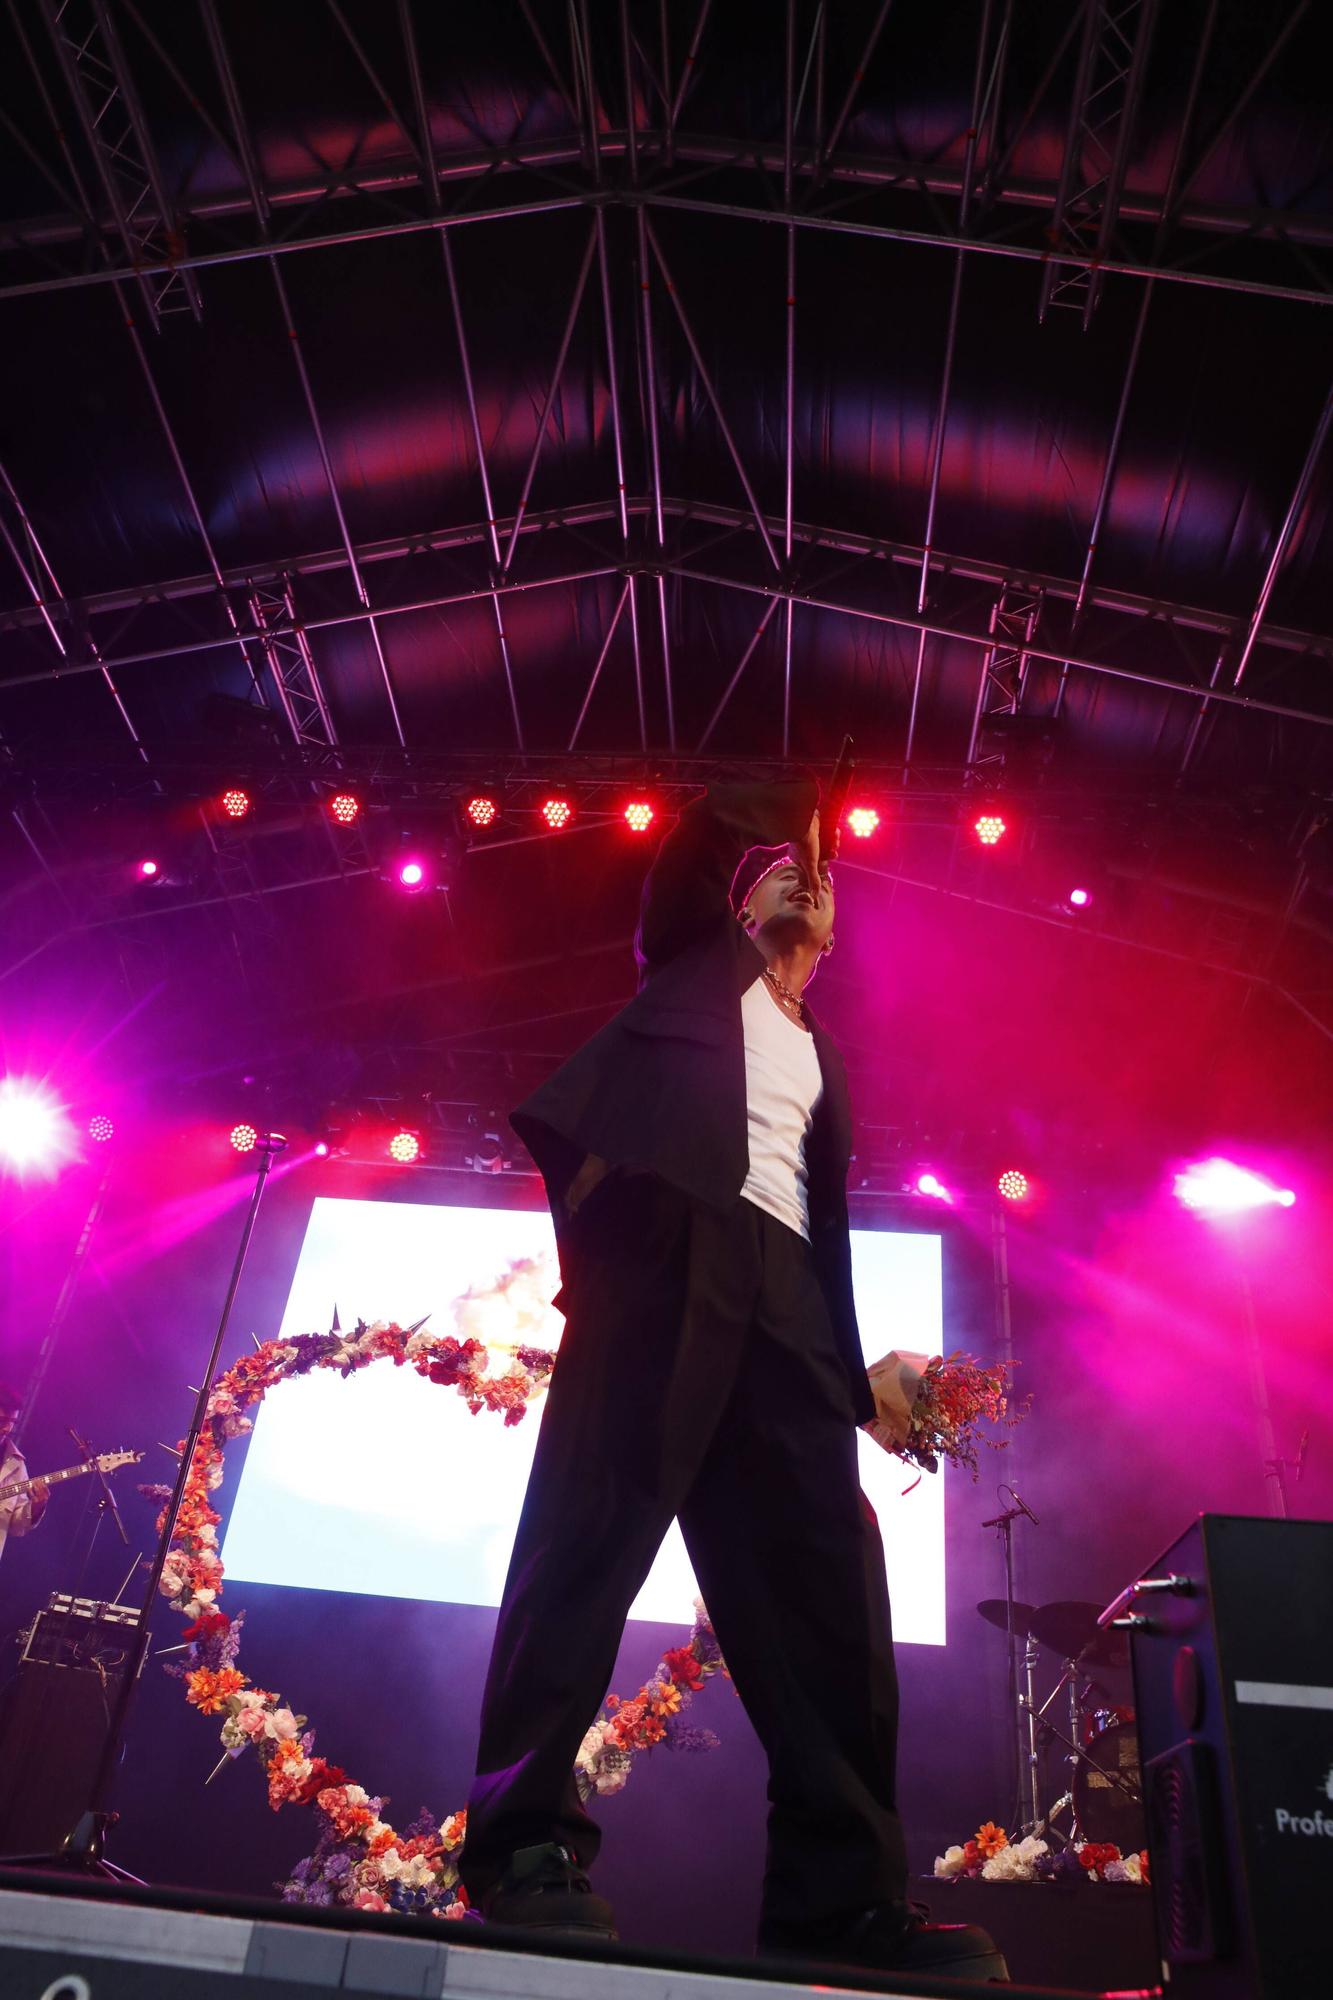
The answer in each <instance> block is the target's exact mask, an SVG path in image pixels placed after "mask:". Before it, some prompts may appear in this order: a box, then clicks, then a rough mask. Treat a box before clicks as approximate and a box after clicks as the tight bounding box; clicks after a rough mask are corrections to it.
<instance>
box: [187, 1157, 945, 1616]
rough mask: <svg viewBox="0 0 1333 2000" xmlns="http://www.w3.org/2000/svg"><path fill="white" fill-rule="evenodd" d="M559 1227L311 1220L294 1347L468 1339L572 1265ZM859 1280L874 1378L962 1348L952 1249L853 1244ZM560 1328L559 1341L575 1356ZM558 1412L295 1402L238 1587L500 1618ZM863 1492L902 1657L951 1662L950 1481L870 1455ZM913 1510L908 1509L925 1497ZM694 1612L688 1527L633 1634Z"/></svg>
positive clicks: (249, 1467)
mask: <svg viewBox="0 0 1333 2000" xmlns="http://www.w3.org/2000/svg"><path fill="white" fill-rule="evenodd" d="M553 1248H554V1245H553V1237H552V1231H551V1222H550V1218H549V1216H548V1215H547V1214H546V1213H545V1212H544V1211H543V1212H541V1213H534V1212H531V1211H525V1210H514V1209H484V1208H457V1207H443V1206H438V1207H437V1206H433V1205H426V1204H422V1203H406V1202H385V1201H360V1200H358V1201H344V1200H335V1199H331V1198H328V1197H324V1196H321V1197H319V1198H318V1199H317V1200H316V1201H315V1202H314V1203H313V1205H312V1208H311V1213H310V1221H309V1225H308V1227H307V1229H306V1234H305V1241H304V1243H303V1244H302V1246H301V1255H300V1258H299V1260H298V1262H297V1266H296V1273H295V1276H294V1278H293V1280H292V1289H291V1293H290V1296H289V1298H288V1300H287V1310H286V1312H285V1314H284V1315H283V1321H282V1326H281V1329H280V1332H281V1333H282V1334H283V1335H288V1336H289V1335H292V1334H297V1333H311V1332H315V1331H322V1330H323V1329H325V1328H327V1327H328V1325H329V1322H330V1319H331V1317H332V1313H333V1308H334V1305H335V1304H336V1305H337V1306H338V1309H339V1312H340V1314H341V1318H342V1322H343V1324H344V1325H348V1324H350V1323H351V1321H352V1320H354V1319H355V1318H357V1317H358V1315H363V1316H364V1317H365V1318H367V1319H386V1320H396V1321H397V1322H398V1323H399V1324H400V1325H402V1326H410V1325H412V1324H413V1323H414V1322H415V1321H416V1320H419V1319H420V1318H421V1317H422V1315H423V1314H424V1313H430V1314H431V1315H432V1319H431V1322H430V1323H431V1324H432V1325H433V1326H434V1327H436V1328H437V1329H438V1330H439V1331H440V1332H442V1333H443V1332H448V1331H451V1330H452V1315H451V1312H450V1304H451V1301H453V1300H454V1299H456V1298H458V1297H459V1295H460V1294H461V1293H463V1292H465V1291H467V1290H468V1288H469V1287H470V1286H473V1285H479V1284H480V1285H487V1284H490V1283H491V1282H492V1281H493V1280H494V1279H495V1278H496V1277H497V1276H498V1275H499V1274H500V1273H502V1272H503V1271H504V1270H505V1269H506V1267H507V1266H508V1265H509V1264H511V1263H512V1262H514V1261H515V1260H516V1259H518V1258H521V1257H532V1256H538V1255H540V1254H542V1253H543V1252H547V1253H552V1252H553ZM852 1270H853V1278H854V1282H855V1287H856V1305H857V1313H858V1316H859V1318H860V1322H861V1329H862V1336H863V1339H864V1342H865V1350H866V1359H867V1360H868V1361H875V1360H878V1358H879V1357H880V1355H882V1354H883V1353H885V1352H886V1350H887V1349H889V1348H891V1347H898V1348H907V1349H913V1350H916V1351H918V1352H924V1353H930V1354H937V1353H939V1352H940V1349H941V1347H942V1344H943V1330H944V1314H943V1288H942V1257H941V1239H940V1237H939V1236H938V1235H931V1234H920V1235H916V1234H912V1235H908V1234H898V1233H894V1232H890V1231H881V1230H853V1232H852ZM562 1325H563V1322H562V1320H561V1318H560V1315H559V1314H558V1313H556V1312H554V1311H552V1312H551V1313H550V1315H549V1322H548V1325H547V1326H546V1327H545V1328H544V1329H543V1331H542V1334H541V1336H540V1340H541V1344H542V1345H544V1346H551V1347H554V1346H557V1345H558V1344H559V1338H560V1332H561V1328H562ZM542 1408H543V1405H542V1404H540V1403H539V1404H538V1405H537V1406H536V1408H535V1409H534V1410H533V1411H532V1413H531V1414H530V1416H528V1417H526V1418H525V1419H524V1421H523V1422H522V1423H521V1424H516V1425H514V1426H513V1427H512V1428H508V1429H506V1428H505V1427H503V1426H502V1424H501V1423H500V1421H499V1419H498V1418H496V1417H493V1416H491V1415H489V1414H488V1413H487V1412H485V1411H483V1412H482V1413H481V1415H479V1416H476V1417H474V1416H472V1415H471V1414H470V1412H469V1411H468V1409H467V1406H466V1404H465V1403H464V1402H463V1401H462V1399H461V1397H459V1396H457V1395H455V1394H454V1393H453V1392H452V1391H450V1390H448V1389H441V1388H437V1387H436V1386H434V1385H433V1384H432V1383H429V1382H426V1381H424V1380H423V1379H422V1378H421V1377H420V1376H419V1375H417V1374H416V1373H415V1372H414V1371H413V1370H411V1369H410V1368H394V1367H392V1366H391V1365H389V1364H387V1363H380V1364H377V1365H376V1366H374V1367H371V1368H367V1369H365V1370H363V1371H361V1372H359V1373H358V1374H356V1375H353V1376H352V1377H351V1378H350V1379H348V1380H346V1381H344V1380H343V1378H342V1377H341V1376H340V1375H337V1374H335V1373H332V1372H329V1373H323V1372H315V1373H312V1374H310V1375H306V1376H303V1377H301V1378H300V1379H299V1380H297V1381H293V1382H285V1383H282V1384H281V1385H280V1386H279V1387H278V1388H277V1389H275V1390H274V1391H272V1393H271V1394H270V1395H269V1396H268V1397H267V1398H266V1400H265V1402H264V1403H263V1405H262V1406H261V1408H260V1411H259V1413H258V1416H257V1419H256V1423H255V1430H254V1435H253V1437H252V1438H251V1440H250V1445H249V1449H248V1451H247V1454H246V1460H245V1467H244V1470H243V1473H242V1476H241V1480H240V1485H239V1487H238V1489H237V1493H236V1500H235V1504H234V1506H233V1508H232V1512H231V1519H230V1521H229V1523H228V1525H227V1530H226V1539H225V1542H224V1545H223V1560H224V1563H225V1566H226V1570H227V1575H228V1577H229V1578H231V1579H233V1580H235V1581H238V1582H250V1583H268V1584H284V1585H288V1586H291V1587H292V1588H297V1589H305V1590H339V1591H356V1592H361V1593H364V1594H366V1595H371V1596H387V1597H410V1598H422V1599H427V1600H431V1601H434V1602H440V1603H448V1604H498V1603H499V1601H500V1591H501V1587H502V1585H503V1583H504V1575H505V1569H506V1567H507V1565H508V1561H509V1549H510V1544H511V1543H512V1541H513V1537H514V1530H515V1527H516V1526H517V1522H518V1514H519V1508H520V1506H521V1504H522V1500H523V1492H524V1488H525V1486H526V1484H527V1478H528V1470H529V1467H530V1466H531V1463H532V1454H533V1450H534V1448H535V1445H536V1440H537V1430H538V1424H539V1420H540V1412H541V1409H542ZM858 1443H859V1446H860V1457H861V1482H862V1485H863V1486H864V1488H865V1491H866V1494H867V1496H868V1497H869V1500H870V1503H871V1505H872V1506H873V1507H874V1509H875V1512H876V1514H877V1515H878V1516H879V1523H880V1529H881V1531H882V1533H883V1536H884V1549H885V1557H886V1561H887V1565H888V1574H889V1588H890V1592H891V1594H892V1599H893V1625H894V1637H895V1639H896V1640H898V1641H899V1642H900V1643H904V1642H905V1643H907V1644H917V1645H935V1646H942V1645H943V1644H944V1639H945V1624H944V1489H943V1477H944V1476H943V1474H942V1473H940V1474H936V1475H935V1476H933V1477H932V1476H930V1475H926V1476H925V1477H924V1478H922V1479H921V1480H920V1481H919V1483H917V1484H916V1485H913V1484H912V1482H913V1480H914V1479H915V1474H914V1473H913V1471H912V1470H911V1468H909V1467H907V1466H905V1465H903V1464H902V1463H901V1462H900V1461H899V1460H897V1459H895V1458H890V1457H889V1456H888V1455H887V1453H885V1452H883V1451H881V1450H880V1448H879V1446H878V1445H875V1444H872V1443H871V1442H870V1440H869V1439H868V1438H865V1437H862V1438H860V1439H859V1440H858ZM909 1487H910V1488H911V1490H910V1491H905V1490H904V1489H906V1488H909ZM694 1597H695V1585H694V1579H693V1576H692V1574H691V1572H690V1566H689V1560H688V1557H687V1556H686V1553H685V1545H684V1542H683V1541H682V1540H681V1536H680V1530H679V1528H677V1527H675V1526H674V1525H673V1526H672V1528H671V1531H670V1533H669V1535H668V1536H667V1539H666V1541H665V1542H664V1543H663V1545H662V1548H661V1550H660V1552H659V1554H658V1558H657V1561H656V1563H655V1564H654V1565H653V1568H652V1571H651V1573H650V1574H649V1576H648V1579H647V1581H646V1582H645V1584H644V1586H643V1589H642V1590H641V1591H640V1593H639V1596H638V1597H637V1599H636V1600H635V1602H634V1605H633V1607H632V1609H631V1612H630V1616H631V1617H632V1618H645V1619H652V1620H655V1621H657V1622H659V1623H663V1624H675V1625H682V1626H685V1625H688V1624H689V1623H690V1619H691V1615H692V1611H691V1607H692V1605H693V1601H694Z"/></svg>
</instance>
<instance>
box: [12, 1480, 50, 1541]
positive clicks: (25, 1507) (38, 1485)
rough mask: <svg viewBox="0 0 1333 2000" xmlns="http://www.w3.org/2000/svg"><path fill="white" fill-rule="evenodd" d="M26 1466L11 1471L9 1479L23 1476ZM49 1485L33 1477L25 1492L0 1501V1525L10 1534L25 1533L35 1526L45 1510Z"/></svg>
mask: <svg viewBox="0 0 1333 2000" xmlns="http://www.w3.org/2000/svg"><path fill="white" fill-rule="evenodd" d="M25 1472H26V1468H25V1469H24V1470H21V1471H18V1472H11V1473H10V1478H11V1479H22V1478H24V1477H25ZM50 1491H51V1489H50V1487H49V1486H48V1485H47V1483H46V1481H45V1480H44V1479H34V1480H33V1482H32V1485H31V1486H30V1487H29V1488H28V1490H27V1492H26V1493H15V1494H13V1495H12V1496H11V1498H10V1499H8V1500H5V1501H0V1526H3V1527H4V1528H5V1529H6V1531H7V1532H8V1533H9V1534H11V1535H26V1534H28V1533H30V1532H31V1530H32V1529H33V1528H35V1527H36V1526H37V1524H38V1522H39V1521H40V1520H41V1518H42V1515H43V1514H44V1513H45V1512H46V1502H47V1499H48V1498H49V1496H50Z"/></svg>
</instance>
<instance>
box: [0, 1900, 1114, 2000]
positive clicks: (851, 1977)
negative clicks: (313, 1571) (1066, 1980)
mask: <svg viewBox="0 0 1333 2000" xmlns="http://www.w3.org/2000/svg"><path fill="white" fill-rule="evenodd" d="M466 1929H467V1932H468V1935H467V1936H465V1937H459V1936H458V1935H456V1927H455V1926H454V1925H452V1924H443V1923H439V1922H434V1923H431V1924H429V1927H427V1924H426V1923H425V1922H424V1921H423V1920H421V1919H412V1918H408V1917H398V1916H386V1915H373V1914H370V1913H365V1912H357V1911H342V1910H339V1911H331V1910H311V1909H304V1908H293V1907H291V1906H290V1905H284V1904H280V1903H269V1902H258V1901H246V1900H245V1899H243V1898H238V1897H222V1896H213V1895H208V1894H203V1893H194V1892H189V1891H182V1890H171V1889H164V1890H157V1889H142V1888H132V1887H122V1886H120V1885H119V1884H113V1883H104V1882H102V1881H100V1880H95V1879H92V1878H90V1877H87V1876H80V1875H74V1876H66V1875H56V1874H46V1873H41V1874H39V1873H37V1872H34V1871H27V1870H17V1869H6V1868H3V1867H0V1991H3V1993H4V1994H5V1995H6V2000H42V1996H43V1995H45V1994H52V1995H55V1994H58V1995H59V2000H85V1996H87V2000H176V1996H180V2000H302V1995H303V1993H304V1994H311V1993H312V1992H319V1993H337V1994H346V1995H349V1996H350V1995H361V1994H365V1995H370V1994H411V1995H420V1996H432V1995H435V1996H444V1995H448V1996H452V2000H757V1993H758V1992H760V1991H761V1992H762V1994H763V1995H764V2000H806V1996H808V1995H811V1994H814V1993H820V1994H828V1993H837V1992H847V1993H886V1994H893V1995H897V1996H900V2000H912V1996H917V2000H944V1996H948V1995H966V1994H975V1993H977V1992H978V1990H979V1989H978V1988H977V1987H976V1986H973V1985H965V1984H963V1983H961V1982H959V1981H956V1980H943V1979H917V1980H910V1981H907V1980H903V1979H898V1978H890V1977H889V1976H887V1975H884V1976H876V1975H870V1974H867V1975H865V1976H861V1975H859V1974H856V1973H852V1972H847V1971H844V1970H842V1969H838V1970H837V1971H836V1972H835V1971H834V1970H833V1968H830V1967H824V1968H822V1969H821V1968H819V1967H815V1966H811V1967H809V1968H805V1967H792V1968H790V1969H789V1968H787V1967H776V1966H773V1965H771V1964H770V1965H765V1964H763V1963H761V1962H760V1961H758V1960H749V1959H709V1958H690V1957H688V1956H685V1955H683V1954H680V1953H670V1952H663V1953H655V1952H648V1951H643V1950H640V1949H636V1948H631V1947H628V1946H622V1945H612V1946H606V1947H604V1948H593V1949H586V1948H576V1947H574V1946H572V1945H568V1944H564V1945H561V1944H548V1945H545V1946H543V1947H541V1948H540V1949H538V1948H536V1947H535V1946H532V1945H529V1944H526V1943H523V1944H519V1943H517V1942H516V1941H514V1940H513V1938H512V1933H511V1934H509V1935H507V1936H504V1937H501V1935H500V1934H499V1933H498V1932H490V1933H488V1932H487V1931H486V1930H485V1929H484V1927H483V1926H481V1925H480V1924H477V1925H472V1924H469V1925H468V1926H467V1927H466ZM441 1932H444V1933H446V1935H444V1936H441ZM807 1972H808V1974H809V1977H808V1978H807V1977H805V1976H803V1975H804V1974H805V1973H807ZM993 1990H998V1991H1002V1992H1004V1993H1005V1994H1006V1995H1008V1996H1010V2000H1026V1996H1031V2000H1086V1995H1076V1994H1072V1993H1070V1992H1069V1991H1068V1990H1067V1989H1055V1988H1051V1987H1041V1988H1037V1987H1018V1986H1005V1987H1002V1988H999V1989H993Z"/></svg>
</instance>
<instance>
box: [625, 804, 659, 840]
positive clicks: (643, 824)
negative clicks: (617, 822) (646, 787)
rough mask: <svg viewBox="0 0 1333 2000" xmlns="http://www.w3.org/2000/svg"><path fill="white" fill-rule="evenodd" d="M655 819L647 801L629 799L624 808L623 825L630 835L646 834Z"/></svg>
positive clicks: (654, 814)
mask: <svg viewBox="0 0 1333 2000" xmlns="http://www.w3.org/2000/svg"><path fill="white" fill-rule="evenodd" d="M656 817H657V815H656V813H655V812H654V811H653V808H652V805H651V804H650V802H649V801H648V800H647V799H631V800H630V802H629V804H628V805H627V806H626V807H625V824H626V826H627V827H628V828H629V830H630V832H631V833H647V831H648V829H649V827H650V826H651V825H652V823H653V821H654V820H655V819H656Z"/></svg>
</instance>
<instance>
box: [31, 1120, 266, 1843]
mask: <svg viewBox="0 0 1333 2000" xmlns="http://www.w3.org/2000/svg"><path fill="white" fill-rule="evenodd" d="M286 1144H287V1141H286V1139H285V1138H284V1137H283V1136H282V1134H281V1133H280V1132H265V1133H264V1134H263V1135H262V1137H261V1138H260V1140H259V1163H258V1166H257V1169H256V1173H255V1188H254V1193H253V1195H252V1196H251V1198H250V1206H249V1208H248V1210H247V1211H246V1216H245V1221H244V1223H243V1224H242V1227H241V1240H240V1243H239V1244H238V1246H237V1250H236V1261H235V1263H234V1264H233V1266H232V1272H231V1278H230V1281H229V1283H228V1285H227V1293H226V1297H225V1298H224V1300H223V1302H222V1313H221V1316H220V1318H219V1320H218V1327H217V1332H216V1333H215V1334H214V1336H213V1346H212V1349H211V1350H210V1353H209V1356H208V1361H207V1364H206V1366H205V1368H204V1372H203V1374H202V1376H201V1377H200V1382H199V1393H198V1395H197V1396H196V1397H195V1402H194V1414H193V1416H192V1417H191V1419H190V1428H189V1431H188V1433H187V1435H186V1438H185V1442H184V1445H183V1448H182V1450H181V1459H180V1467H179V1470H178V1471H177V1474H176V1484H175V1487H174V1489H173V1491H172V1495H171V1498H170V1500H169V1501H168V1502H167V1505H166V1507H165V1509H164V1518H163V1522H162V1528H161V1531H160V1533H159V1535H158V1542H157V1551H156V1553H155V1555H154V1557H153V1560H152V1563H151V1564H150V1565H149V1572H148V1582H147V1584H146V1585H145V1587H144V1594H143V1603H142V1605H141V1607H140V1611H139V1625H138V1629H137V1632H136V1634H135V1641H134V1645H133V1647H132V1649H131V1652H130V1657H129V1658H128V1659H127V1660H126V1663H125V1669H124V1678H123V1679H122V1681H121V1684H120V1688H119V1691H118V1693H117V1696H116V1703H115V1706H114V1708H113V1709H112V1711H111V1714H110V1717H109V1719H108V1722H107V1732H106V1739H105V1741H104V1743H103V1746H102V1755H101V1758H100V1760H99V1762H98V1766H97V1772H96V1775H95V1777H94V1779H93V1783H92V1787H91V1794H90V1803H89V1806H88V1810H87V1811H86V1812H85V1813H84V1814H83V1816H82V1817H81V1819H80V1820H79V1822H78V1824H77V1825H76V1826H75V1827H74V1828H73V1829H72V1830H71V1832H70V1835H69V1837H68V1839H67V1840H66V1842H65V1845H64V1848H63V1849H62V1852H61V1858H62V1859H63V1860H64V1861H66V1862H67V1863H70V1864H72V1865H75V1866H82V1867H84V1868H90V1869H96V1868H97V1867H98V1866H99V1864H101V1863H102V1848H103V1844H104V1842H105V1838H106V1830H107V1826H108V1824H109V1823H110V1818H111V1816H110V1815H109V1813H108V1811H107V1806H108V1802H109V1799H110V1796H111V1789H112V1785H113V1783H114V1781H115V1775H116V1766H117V1764H118V1762H119V1760H120V1753H121V1749H122V1747H123V1744H124V1739H125V1725H126V1723H127V1721H128V1719H129V1711H130V1705H131V1703H132V1702H133V1700H134V1695H135V1689H136V1687H137V1685H138V1679H139V1672H140V1669H141V1668H142V1666H143V1662H144V1657H145V1655H146V1653H147V1651H148V1638H149V1628H150V1625H151V1622H152V1616H153V1608H154V1606H155V1604H156V1603H157V1595H158V1585H159V1584H160V1583H161V1581H162V1571H163V1569H164V1568H165V1567H166V1560H167V1554H168V1551H169V1550H170V1548H171V1538H172V1535H173V1533H174V1532H175V1527H176V1520H177V1517H178V1515H179V1514H180V1510H181V1503H182V1501H183V1500H184V1498H185V1486H186V1482H187V1480H188V1479H189V1476H190V1467H191V1463H192V1460H193V1458H194V1452H195V1447H196V1445H197V1444H198V1442H199V1438H200V1435H201V1433H202V1431H203V1428H204V1420H205V1417H206V1415H207V1412H208V1399H209V1396H210V1395H211V1394H212V1389H213V1377H214V1376H215V1375H216V1373H217V1368H218V1360H219V1357H220V1356H221V1353H222V1343H223V1341H224V1340H225V1339H226V1336H227V1328H228V1326H229V1325H230V1323H231V1310H232V1306H233V1305H234V1304H235V1301H236V1293H237V1290H238V1289H239V1286H240V1282H241V1273H242V1271H243V1270H244V1269H245V1259H246V1254H247V1252H248V1251H249V1248H250V1239H251V1237H252V1236H253V1234H254V1228H255V1220H256V1218H257V1216H258V1214H259V1204H260V1202H261V1201H262V1199H263V1195H264V1185H265V1183H266V1181H267V1180H268V1176H269V1170H270V1168H271V1167H272V1165H273V1161H274V1159H275V1158H276V1156H277V1155H278V1153H280V1152H282V1151H283V1150H284V1149H285V1147H286Z"/></svg>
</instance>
